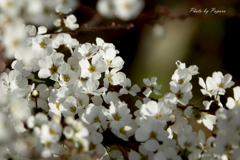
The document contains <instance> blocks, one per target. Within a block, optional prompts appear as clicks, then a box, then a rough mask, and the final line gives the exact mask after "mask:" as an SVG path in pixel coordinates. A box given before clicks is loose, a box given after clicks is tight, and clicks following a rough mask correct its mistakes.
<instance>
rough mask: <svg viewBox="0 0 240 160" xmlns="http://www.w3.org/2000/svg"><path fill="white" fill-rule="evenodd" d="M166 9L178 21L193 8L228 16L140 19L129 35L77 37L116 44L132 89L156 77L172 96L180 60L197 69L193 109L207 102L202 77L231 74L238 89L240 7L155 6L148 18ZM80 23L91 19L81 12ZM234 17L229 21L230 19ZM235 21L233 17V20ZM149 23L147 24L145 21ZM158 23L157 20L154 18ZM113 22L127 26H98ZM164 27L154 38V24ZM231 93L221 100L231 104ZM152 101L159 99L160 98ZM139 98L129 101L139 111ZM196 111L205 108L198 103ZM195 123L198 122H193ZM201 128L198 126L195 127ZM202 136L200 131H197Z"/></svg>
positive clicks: (203, 1) (148, 5)
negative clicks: (136, 102)
mask: <svg viewBox="0 0 240 160" xmlns="http://www.w3.org/2000/svg"><path fill="white" fill-rule="evenodd" d="M81 3H82V4H84V5H88V6H92V7H93V9H94V8H95V5H96V1H94V0H92V1H89V0H82V1H81ZM163 6H166V7H167V8H168V10H169V11H170V12H171V13H172V14H173V15H186V14H188V13H189V11H190V9H191V8H192V7H194V8H197V9H202V10H204V9H208V10H211V8H213V7H214V8H216V9H219V10H226V15H224V14H221V15H219V14H215V15H213V14H212V15H210V14H206V15H204V14H203V13H202V14H195V15H194V16H192V17H188V18H186V19H181V18H177V19H169V18H161V17H160V18H158V19H154V20H153V19H151V18H152V17H151V16H149V17H148V16H142V17H141V15H140V17H138V18H137V19H136V20H134V21H129V22H132V23H133V24H134V28H133V29H130V30H126V29H119V30H104V31H99V32H85V33H84V32H82V33H81V34H79V35H78V38H80V42H82V43H85V42H86V41H87V42H92V43H95V38H96V37H101V38H103V39H104V40H105V41H106V42H110V43H114V45H115V46H116V49H118V50H119V51H120V56H121V57H122V58H123V60H124V61H125V64H124V68H123V72H124V73H126V74H127V77H129V78H130V79H131V80H132V84H138V85H139V86H140V87H142V86H144V83H143V78H147V77H148V78H151V77H157V78H158V80H157V82H158V84H162V88H161V90H160V93H162V94H163V95H164V94H165V93H167V92H169V91H170V89H169V82H170V80H171V76H172V74H173V72H174V70H175V69H176V68H177V67H176V65H175V62H176V61H177V60H180V61H181V62H183V63H186V66H187V67H188V66H190V65H197V66H198V67H199V73H200V74H199V75H197V76H194V77H193V79H192V83H193V90H192V91H193V95H194V98H193V99H192V100H191V101H190V103H193V102H195V101H196V100H198V99H199V98H201V97H202V95H201V92H200V86H199V85H198V77H202V78H203V79H204V80H205V79H206V78H207V76H212V73H213V72H214V71H222V72H223V74H224V75H225V74H226V73H230V74H231V75H232V76H233V81H234V82H235V86H236V85H239V84H240V74H239V71H238V68H239V67H238V61H239V60H238V54H239V53H240V48H239V41H238V37H239V36H240V30H239V28H240V19H239V18H238V17H237V18H236V16H235V15H237V13H238V10H239V7H240V2H239V1H236V0H230V1H217V0H213V1H211V2H210V1H207V0H198V1H181V2H179V1H167V0H162V1H161V0H152V1H151V2H149V1H146V2H145V8H144V13H148V12H151V11H154V10H156V9H158V8H159V7H163ZM78 12H79V14H76V15H78V16H79V17H78V21H79V22H81V21H82V22H87V20H88V19H89V18H91V16H93V15H94V14H95V11H94V10H92V15H87V16H84V14H82V13H81V12H80V11H76V13H78ZM229 15H230V16H229ZM231 15H232V16H231ZM146 17H147V18H146ZM154 18H155V17H154ZM111 22H115V23H116V24H117V23H120V24H124V23H128V22H122V21H120V20H119V19H103V20H101V22H99V23H98V25H106V24H110V23H111ZM156 23H157V24H160V30H158V32H159V33H158V34H159V35H156V33H155V34H154V32H153V28H154V25H155V24H156ZM232 94H233V92H232V89H227V94H226V96H225V97H223V98H222V99H221V101H222V103H223V104H224V103H226V99H227V97H228V96H232ZM152 97H154V98H158V97H159V96H154V95H153V94H152ZM136 99H137V98H135V99H134V98H133V99H132V98H131V99H129V98H126V99H124V100H125V101H127V103H130V107H131V106H132V107H133V108H134V103H135V100H136ZM197 105H202V104H201V102H199V103H198V104H197ZM193 121H194V120H193ZM194 126H198V125H194ZM195 129H196V130H198V127H196V128H195Z"/></svg>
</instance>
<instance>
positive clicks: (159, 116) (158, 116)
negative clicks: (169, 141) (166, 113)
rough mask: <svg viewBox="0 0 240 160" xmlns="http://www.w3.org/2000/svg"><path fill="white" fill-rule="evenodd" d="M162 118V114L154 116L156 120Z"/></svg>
mask: <svg viewBox="0 0 240 160" xmlns="http://www.w3.org/2000/svg"><path fill="white" fill-rule="evenodd" d="M162 116H163V114H162V113H157V114H155V116H154V117H155V118H156V119H158V118H161V117H162Z"/></svg>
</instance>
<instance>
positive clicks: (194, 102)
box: [193, 96, 206, 105]
mask: <svg viewBox="0 0 240 160" xmlns="http://www.w3.org/2000/svg"><path fill="white" fill-rule="evenodd" d="M205 97H206V96H202V97H201V98H199V99H198V100H197V101H196V102H194V103H193V105H195V104H197V103H198V102H199V101H200V100H202V99H203V98H205Z"/></svg>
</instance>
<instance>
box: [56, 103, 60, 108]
mask: <svg viewBox="0 0 240 160" xmlns="http://www.w3.org/2000/svg"><path fill="white" fill-rule="evenodd" d="M59 106H60V103H59V102H58V103H56V108H57V109H58V110H59Z"/></svg>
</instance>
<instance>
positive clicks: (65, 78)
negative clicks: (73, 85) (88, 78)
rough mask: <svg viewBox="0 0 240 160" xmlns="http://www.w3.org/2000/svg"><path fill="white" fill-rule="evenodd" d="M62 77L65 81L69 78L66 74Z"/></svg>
mask: <svg viewBox="0 0 240 160" xmlns="http://www.w3.org/2000/svg"><path fill="white" fill-rule="evenodd" d="M63 79H64V81H65V82H68V81H69V80H70V77H69V75H67V74H66V75H63Z"/></svg>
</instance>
